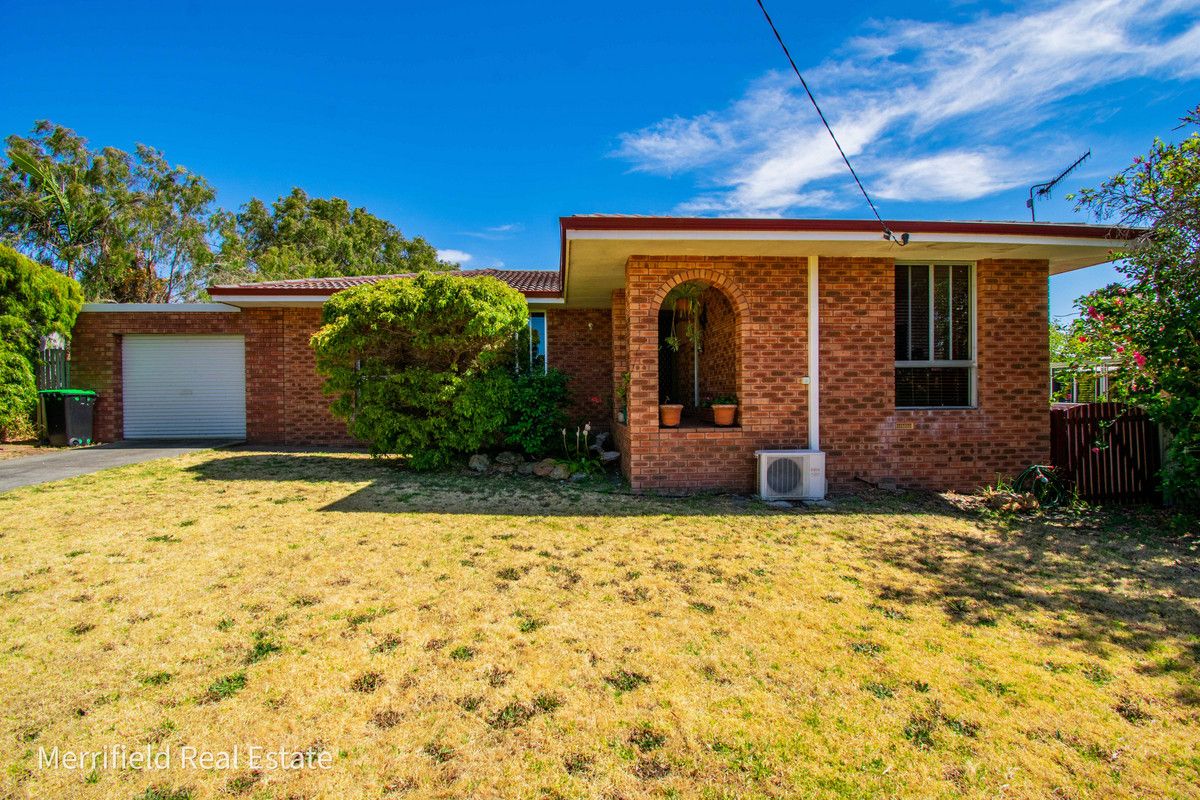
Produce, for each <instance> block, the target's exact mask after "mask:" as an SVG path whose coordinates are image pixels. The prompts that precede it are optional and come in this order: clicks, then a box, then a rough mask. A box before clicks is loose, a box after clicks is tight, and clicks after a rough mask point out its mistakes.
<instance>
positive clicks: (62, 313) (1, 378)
mask: <svg viewBox="0 0 1200 800" xmlns="http://www.w3.org/2000/svg"><path fill="white" fill-rule="evenodd" d="M82 306H83V292H82V291H81V290H80V288H79V284H78V283H76V282H75V281H73V280H71V279H70V278H68V277H66V276H65V275H62V274H60V273H58V272H55V271H54V270H53V269H51V268H49V267H46V266H43V265H41V264H39V263H37V262H36V261H33V260H31V259H28V258H26V257H25V256H23V255H21V254H20V253H18V252H17V251H16V250H13V249H12V248H10V247H5V246H3V245H0V438H8V437H11V436H15V435H24V434H26V433H28V432H29V431H30V421H31V418H32V415H33V409H34V406H35V405H36V403H37V387H36V384H35V383H34V369H35V366H34V365H35V364H36V363H37V358H38V342H39V340H40V339H41V337H43V336H45V335H46V334H49V333H54V332H57V333H61V334H62V335H63V336H64V337H70V335H71V328H72V327H73V326H74V325H75V317H76V316H78V314H79V309H80V308H81V307H82Z"/></svg>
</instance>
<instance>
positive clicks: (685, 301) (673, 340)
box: [663, 283, 705, 352]
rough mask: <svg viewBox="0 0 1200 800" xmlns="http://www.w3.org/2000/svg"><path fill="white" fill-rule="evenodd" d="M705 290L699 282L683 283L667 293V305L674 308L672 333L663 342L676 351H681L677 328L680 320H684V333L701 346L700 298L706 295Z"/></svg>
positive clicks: (697, 345)
mask: <svg viewBox="0 0 1200 800" xmlns="http://www.w3.org/2000/svg"><path fill="white" fill-rule="evenodd" d="M704 290H705V287H704V286H703V285H701V284H699V283H683V284H680V285H679V286H676V287H675V288H674V289H672V290H671V293H670V294H668V295H667V302H666V305H667V306H668V307H670V308H671V309H672V311H671V334H670V335H669V336H668V337H667V338H666V339H664V340H663V342H664V343H665V344H666V345H667V347H669V348H671V349H672V350H674V351H676V352H679V345H680V343H681V340H680V338H679V336H680V332H679V331H678V328H677V326H678V324H679V321H680V320H684V326H683V331H682V334H683V335H684V336H686V337H687V338H688V341H690V342H692V343H694V344H695V345H696V347H697V348H699V346H700V333H701V325H700V313H701V311H702V306H701V303H700V298H701V297H702V296H703V295H704Z"/></svg>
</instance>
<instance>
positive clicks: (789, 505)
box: [767, 500, 792, 508]
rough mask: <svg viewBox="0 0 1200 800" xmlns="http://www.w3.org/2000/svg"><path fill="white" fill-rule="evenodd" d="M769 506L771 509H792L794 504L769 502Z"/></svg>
mask: <svg viewBox="0 0 1200 800" xmlns="http://www.w3.org/2000/svg"><path fill="white" fill-rule="evenodd" d="M767 505H769V506H770V507H771V508H791V507H792V504H791V503H789V502H788V501H787V500H768V501H767Z"/></svg>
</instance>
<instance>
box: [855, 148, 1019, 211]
mask: <svg viewBox="0 0 1200 800" xmlns="http://www.w3.org/2000/svg"><path fill="white" fill-rule="evenodd" d="M1030 172H1031V171H1030V167H1029V166H1028V165H1027V164H1024V163H1019V162H1017V163H1014V162H1013V161H1011V160H1010V159H1009V158H1008V157H1007V156H1006V155H1005V154H1004V153H1002V152H1001V151H999V150H997V149H993V148H981V149H979V150H957V151H953V152H947V153H938V154H937V155H932V156H927V157H925V158H918V159H914V160H910V161H904V162H901V163H899V164H896V165H892V166H889V167H887V168H885V170H884V172H883V174H882V175H880V177H879V178H878V179H877V180H876V182H875V183H874V184H873V193H874V194H875V195H876V196H877V197H882V198H885V199H892V200H905V199H908V198H914V197H936V198H940V199H945V200H974V199H975V198H977V197H984V196H986V195H989V194H992V193H994V192H998V191H1001V190H1003V189H1011V188H1012V187H1014V186H1020V185H1022V184H1023V183H1025V182H1026V178H1027V177H1028V176H1029V175H1030Z"/></svg>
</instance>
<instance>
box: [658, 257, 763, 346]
mask: <svg viewBox="0 0 1200 800" xmlns="http://www.w3.org/2000/svg"><path fill="white" fill-rule="evenodd" d="M692 281H703V282H704V283H707V284H710V285H712V286H714V287H716V288H718V289H720V290H721V293H722V294H724V295H725V299H726V300H728V301H729V305H731V306H733V313H734V316H735V317H736V318H737V324H738V326H739V331H740V326H741V324H742V319H743V317H745V316H746V314H748V313H749V312H750V302H749V301H748V300H747V299H746V295H745V294H744V293H743V292H742V290H741V287H739V286H738V285H737V283H736V282H735V281H733V280H732V279H730V277H729V275H727V274H726V273H724V272H721V271H720V270H715V269H703V268H698V269H685V270H680V271H679V272H676V273H675V274H674V275H672V276H671V277H669V278H667V279H666V280H665V281H663V282H662V283H661V284H660V285H659V287H658V290H657V291H656V292H655V293H654V297H653V298H652V299H651V304H650V307H651V308H652V309H655V310H657V309H659V308H662V304H663V301H664V300H666V299H667V295H668V294H670V293H671V290H672V289H674V288H675V287H676V286H679V285H680V284H684V283H691V282H692Z"/></svg>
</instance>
